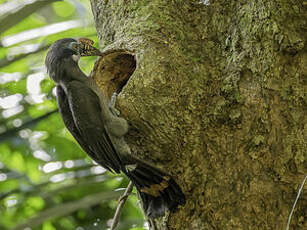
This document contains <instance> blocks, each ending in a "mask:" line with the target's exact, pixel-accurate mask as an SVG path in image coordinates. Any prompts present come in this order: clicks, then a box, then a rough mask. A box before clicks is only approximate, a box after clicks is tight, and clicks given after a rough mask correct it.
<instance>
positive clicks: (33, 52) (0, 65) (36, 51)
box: [0, 45, 49, 68]
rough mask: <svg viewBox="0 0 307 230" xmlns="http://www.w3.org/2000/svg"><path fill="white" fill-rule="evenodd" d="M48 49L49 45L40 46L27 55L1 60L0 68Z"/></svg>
mask: <svg viewBox="0 0 307 230" xmlns="http://www.w3.org/2000/svg"><path fill="white" fill-rule="evenodd" d="M48 47H49V45H43V46H40V47H38V48H37V49H36V50H34V51H31V52H28V53H23V54H20V55H18V56H16V57H14V58H13V59H8V58H3V59H1V60H0V68H3V67H5V66H7V65H10V64H12V63H13V62H15V61H19V60H20V59H23V58H25V57H27V56H29V55H31V54H35V53H38V52H40V51H42V50H45V49H47V48H48Z"/></svg>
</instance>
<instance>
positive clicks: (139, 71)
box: [91, 0, 307, 230]
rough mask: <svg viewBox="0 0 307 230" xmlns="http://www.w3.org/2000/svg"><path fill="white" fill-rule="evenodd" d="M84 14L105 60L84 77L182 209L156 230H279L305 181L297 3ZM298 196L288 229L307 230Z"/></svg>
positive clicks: (144, 5) (305, 68)
mask: <svg viewBox="0 0 307 230" xmlns="http://www.w3.org/2000/svg"><path fill="white" fill-rule="evenodd" d="M91 3H92V9H93V14H94V17H95V21H96V27H97V32H98V36H99V40H100V45H101V47H103V48H104V51H108V54H109V55H108V54H106V56H105V57H104V58H102V59H100V61H99V62H98V64H96V68H95V71H94V73H93V76H94V77H95V79H96V80H97V81H98V82H99V83H100V85H101V87H102V88H103V89H104V90H105V91H107V92H108V95H109V96H110V95H111V94H112V92H114V91H115V90H121V93H120V95H119V97H118V101H117V106H116V107H117V108H118V109H119V110H120V111H121V116H123V117H124V118H126V119H127V120H128V121H129V122H130V126H131V130H130V132H129V135H128V136H127V137H126V141H127V142H128V144H129V145H130V146H131V148H132V150H133V153H134V154H136V155H137V156H138V157H140V158H142V159H145V160H147V161H149V162H151V163H153V164H155V165H157V166H158V167H160V168H161V169H163V170H165V171H166V172H169V173H170V174H171V175H172V176H173V177H174V178H175V180H176V181H177V182H178V184H179V185H180V186H181V188H182V189H183V191H184V193H185V195H186V198H187V203H186V205H185V206H184V207H181V208H180V209H179V211H178V212H176V213H171V214H170V216H169V218H167V220H166V218H164V220H156V224H157V226H158V227H157V228H156V229H158V230H160V229H167V227H166V226H168V228H169V229H179V230H182V229H189V230H193V229H195V230H199V229H227V230H228V229H244V230H245V229H285V227H286V224H287V219H288V215H289V212H290V210H291V208H292V205H293V202H294V199H295V197H296V194H297V191H298V188H299V186H300V184H301V182H302V181H303V179H304V177H305V175H306V173H307V166H306V152H307V144H306V139H307V125H306V124H307V116H306V108H307V105H306V104H307V103H306V100H307V97H306V72H307V52H306V51H307V50H306V38H307V31H306V26H307V22H306V19H307V13H306V12H307V11H306V9H307V5H306V3H304V2H303V1H300V0H278V1H270V0H262V1H257V0H254V1H243V0H232V1H225V0H224V1H210V2H209V1H199V0H197V1H196V0H195V1H192V0H190V1H188V0H182V1H180V0H178V1H161V0H151V1H144V0H109V1H102V0H91ZM112 55H113V56H112ZM130 55H132V56H130ZM133 56H134V57H135V59H136V69H135V71H134V68H135V63H134V59H133ZM133 71H134V72H133ZM130 75H131V76H130ZM129 77H130V78H129ZM128 78H129V81H128V82H127V79H128ZM123 86H124V87H123ZM306 192H307V191H306V186H305V189H303V192H302V194H303V195H302V196H301V197H300V199H299V201H298V203H297V206H296V209H295V212H294V215H293V218H292V221H291V226H290V229H307V222H306V215H307V209H306V207H307V196H306ZM304 194H305V195H304Z"/></svg>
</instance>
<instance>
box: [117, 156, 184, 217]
mask: <svg viewBox="0 0 307 230" xmlns="http://www.w3.org/2000/svg"><path fill="white" fill-rule="evenodd" d="M123 171H124V172H125V174H126V175H127V176H128V177H129V179H130V180H131V181H132V182H133V183H134V184H135V186H136V188H137V190H138V192H139V194H140V197H141V199H142V203H143V208H144V211H145V214H146V215H147V216H148V217H149V218H156V217H160V216H163V215H164V214H165V212H166V211H167V210H169V211H171V212H174V211H176V210H177V207H178V206H179V205H184V204H185V202H186V201H185V195H184V194H183V192H182V191H181V188H180V187H179V185H178V184H177V183H176V182H175V180H174V179H172V178H171V177H170V176H169V175H168V174H166V173H164V172H162V171H161V170H159V169H157V168H155V167H153V166H150V165H149V164H147V163H144V162H142V161H140V160H138V159H133V163H132V159H131V158H130V157H129V162H128V164H127V163H126V168H125V169H123Z"/></svg>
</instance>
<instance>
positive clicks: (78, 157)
mask: <svg viewBox="0 0 307 230" xmlns="http://www.w3.org/2000/svg"><path fill="white" fill-rule="evenodd" d="M65 37H73V38H78V37H88V38H91V39H92V40H94V41H95V42H97V37H96V30H95V27H94V21H93V16H92V12H91V9H90V3H89V1H88V0H79V1H77V0H67V1H55V0H9V1H5V0H0V87H1V88H0V229H1V230H7V229H14V230H17V229H18V230H36V229H43V230H55V229H69V230H71V229H75V230H92V229H93V230H95V229H97V230H98V229H99V230H100V229H108V225H109V224H110V221H111V219H112V217H113V215H114V212H115V209H116V206H117V200H118V198H119V196H120V195H121V194H122V193H123V189H124V188H125V187H126V186H127V184H128V180H127V179H126V178H124V177H123V176H122V175H113V174H110V173H107V172H106V171H105V169H103V168H102V167H100V166H98V165H95V164H94V163H93V162H92V161H91V160H90V159H89V158H88V157H87V156H86V154H85V153H84V152H83V151H82V150H81V149H80V147H79V146H78V145H77V143H76V142H75V141H74V139H73V138H72V136H71V135H70V133H69V132H68V131H67V130H66V129H65V128H64V124H63V122H62V120H61V118H60V115H59V113H58V111H57V104H56V100H55V94H54V83H53V82H52V81H51V80H50V79H49V77H48V76H47V75H46V71H45V67H44V59H45V55H46V52H47V49H48V47H49V46H50V44H52V43H53V42H54V41H56V40H58V39H61V38H65ZM96 44H97V43H96ZM96 46H97V45H96ZM100 48H101V47H100ZM95 59H96V57H87V58H82V59H81V61H80V66H81V69H82V70H83V71H84V72H85V73H87V74H89V73H90V71H91V69H92V67H93V64H94V61H95ZM118 229H134V230H139V229H146V227H144V217H143V214H142V212H141V209H140V208H139V206H138V201H137V196H136V195H135V192H134V195H131V196H130V197H129V199H128V202H127V203H126V205H125V207H124V211H123V214H122V217H121V221H120V226H119V227H118Z"/></svg>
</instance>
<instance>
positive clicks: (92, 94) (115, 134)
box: [45, 38, 185, 218]
mask: <svg viewBox="0 0 307 230" xmlns="http://www.w3.org/2000/svg"><path fill="white" fill-rule="evenodd" d="M89 41H90V42H89ZM101 55H102V53H101V52H100V51H99V50H98V49H96V48H95V47H93V46H92V42H91V40H88V39H84V38H83V39H78V40H75V39H72V38H64V39H61V40H58V41H56V42H55V43H54V44H52V45H51V47H50V48H49V50H48V53H47V56H46V60H45V65H46V67H47V72H48V74H49V76H50V77H51V78H52V79H53V81H54V82H55V83H56V95H57V102H58V106H59V111H60V114H61V116H62V119H63V121H64V124H65V126H66V127H67V129H68V130H69V131H70V132H71V134H72V135H73V137H74V138H75V139H76V140H77V142H78V143H79V145H80V146H81V147H82V148H83V150H84V151H85V152H86V153H87V154H88V155H89V156H90V157H91V158H92V159H93V160H94V161H96V162H97V163H98V164H99V165H101V166H103V167H104V168H106V169H108V170H110V171H112V172H116V173H120V171H122V172H123V173H124V174H126V175H127V176H128V178H129V179H130V180H131V181H132V182H133V183H134V184H135V186H136V188H137V191H138V193H139V195H140V197H141V200H142V204H143V208H144V211H145V214H146V215H147V216H148V217H149V218H156V217H160V216H163V215H164V214H165V212H166V211H167V210H169V211H171V212H173V211H176V210H177V207H178V205H184V204H185V195H184V194H183V192H182V191H181V189H180V187H179V185H178V184H177V183H176V182H175V180H174V179H173V178H172V177H171V176H170V175H168V174H167V173H164V172H163V171H161V170H160V169H158V168H156V167H154V166H152V165H150V164H148V163H146V162H144V161H142V160H140V159H137V158H136V157H134V156H132V155H131V151H130V148H129V146H128V144H127V143H126V142H125V140H124V135H125V134H126V133H127V132H128V123H127V121H126V120H125V119H123V118H120V117H118V116H117V115H116V113H115V112H114V110H113V107H112V105H109V104H108V101H107V98H106V96H105V95H104V93H103V92H102V91H101V89H100V88H99V87H98V85H97V84H96V83H95V81H94V80H93V79H92V78H90V77H87V76H86V75H85V74H84V73H83V72H82V71H81V70H80V68H79V66H78V60H79V58H80V56H101ZM112 101H113V100H111V104H113V102H112Z"/></svg>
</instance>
